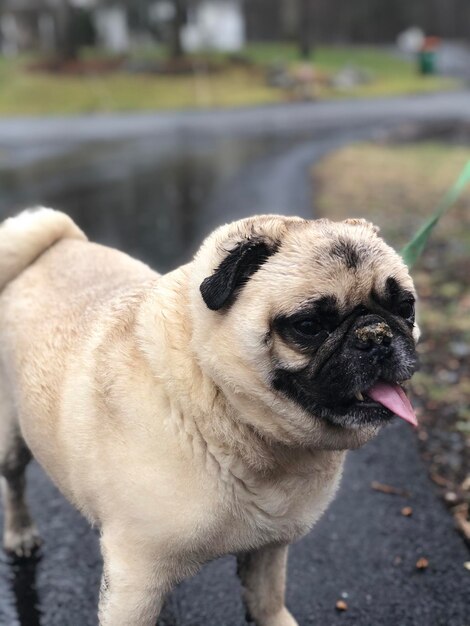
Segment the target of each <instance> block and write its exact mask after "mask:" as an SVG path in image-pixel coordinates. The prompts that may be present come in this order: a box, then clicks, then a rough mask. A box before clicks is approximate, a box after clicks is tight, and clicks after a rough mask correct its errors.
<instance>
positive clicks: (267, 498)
mask: <svg viewBox="0 0 470 626" xmlns="http://www.w3.org/2000/svg"><path fill="white" fill-rule="evenodd" d="M341 467H342V461H341V460H340V461H339V462H337V463H334V464H333V465H331V464H328V465H327V467H326V468H323V467H321V468H319V467H318V466H313V467H312V472H311V473H310V474H309V473H305V472H303V473H302V475H299V474H295V473H293V474H286V475H285V476H278V477H277V478H276V479H271V480H268V479H265V480H256V479H251V480H249V479H246V478H245V479H242V478H240V477H232V481H231V482H230V481H229V482H228V484H226V485H225V486H223V487H222V488H221V489H220V491H219V493H221V500H220V502H219V506H220V508H219V512H220V511H221V510H223V511H224V512H225V515H224V516H223V517H222V518H220V519H221V520H223V521H222V522H221V523H222V524H223V525H224V526H225V528H224V529H222V532H223V537H224V541H225V542H227V543H231V545H227V546H224V551H226V552H236V551H239V550H245V549H250V548H253V547H256V546H261V545H264V544H267V543H272V542H291V541H293V540H295V539H298V538H299V537H301V536H303V535H305V534H306V533H307V532H308V531H309V530H310V528H311V527H312V525H313V524H314V523H315V522H316V521H317V520H318V519H319V517H320V516H321V515H322V513H323V512H324V510H325V509H326V507H327V506H328V504H329V502H330V501H331V499H332V498H333V496H334V493H335V491H336V488H337V486H338V483H339V479H340V475H341Z"/></svg>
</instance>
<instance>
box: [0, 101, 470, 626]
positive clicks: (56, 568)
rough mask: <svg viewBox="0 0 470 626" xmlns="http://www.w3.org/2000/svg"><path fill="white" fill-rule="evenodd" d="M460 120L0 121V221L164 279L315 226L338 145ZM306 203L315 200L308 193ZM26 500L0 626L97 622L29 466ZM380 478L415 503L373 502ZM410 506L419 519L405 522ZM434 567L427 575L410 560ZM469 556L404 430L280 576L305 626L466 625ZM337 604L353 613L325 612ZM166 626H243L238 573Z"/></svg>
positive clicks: (194, 588)
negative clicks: (276, 217) (149, 269)
mask: <svg viewBox="0 0 470 626" xmlns="http://www.w3.org/2000/svg"><path fill="white" fill-rule="evenodd" d="M452 120H455V121H457V120H470V96H469V95H468V94H467V93H464V94H443V95H434V96H430V97H426V98H425V97H415V98H408V99H406V98H400V99H394V100H387V101H370V102H365V103H359V102H355V103H334V104H318V105H292V106H289V107H266V108H263V109H257V110H255V111H227V112H220V113H188V114H168V115H147V116H125V117H123V116H114V117H109V118H103V119H98V120H97V119H96V118H91V119H86V118H83V119H77V120H74V121H70V120H67V121H62V120H50V121H38V120H30V121H27V122H23V121H22V122H5V121H0V213H1V214H2V215H7V214H11V213H12V212H14V211H15V210H16V209H18V208H20V207H22V206H24V205H27V204H30V203H32V202H39V201H40V202H44V203H48V204H53V205H54V206H57V207H59V208H64V209H65V210H67V211H68V212H69V213H70V214H71V215H72V216H73V217H74V218H75V219H76V220H77V221H78V222H79V223H80V225H82V226H83V227H84V228H86V229H87V231H88V233H89V234H90V236H91V237H93V238H95V239H97V240H99V241H103V242H105V243H111V244H116V245H119V246H120V247H121V248H123V249H126V250H128V251H130V252H132V253H134V254H137V255H138V256H140V257H141V258H143V259H144V260H146V261H148V262H150V263H152V264H153V265H154V266H155V267H157V268H158V269H163V268H164V269H167V268H170V267H171V266H173V265H175V264H176V263H179V262H181V260H184V259H186V258H188V257H189V256H190V254H191V253H192V251H193V250H194V249H195V247H196V246H197V243H198V241H199V240H200V238H201V237H202V236H203V235H204V234H205V232H207V231H209V230H211V229H212V228H213V227H214V226H215V225H217V224H218V223H221V222H222V221H226V220H228V219H232V218H237V217H241V216H244V215H248V214H252V213H254V212H259V213H262V212H272V211H274V212H284V213H295V214H300V215H304V216H308V215H310V214H311V206H312V190H311V187H310V184H309V177H308V171H309V167H310V165H311V163H312V162H313V161H314V160H315V159H317V158H319V157H320V156H321V155H322V154H324V153H326V152H328V151H329V150H331V149H334V148H335V147H337V146H340V145H342V144H343V143H345V142H349V141H353V140H356V139H361V138H368V137H373V138H377V137H380V136H381V135H382V134H383V132H384V129H386V128H392V127H396V126H398V125H401V126H403V124H405V125H406V124H408V123H409V122H426V123H429V122H432V123H438V122H439V123H443V122H447V121H452ZM313 191H314V190H313ZM29 478H30V483H29V499H30V501H31V505H32V510H33V514H34V516H35V518H36V519H37V522H38V525H39V528H40V530H41V532H42V535H43V538H44V540H45V546H44V549H43V554H42V557H41V559H40V560H38V561H37V562H32V563H28V564H21V565H19V564H11V563H9V562H8V560H7V559H6V557H4V556H1V557H0V625H1V626H19V625H21V626H37V625H39V624H41V625H42V626H88V625H90V626H91V625H93V624H96V618H95V614H96V599H97V590H98V584H99V576H100V568H101V560H100V556H99V551H98V541H97V534H96V532H95V531H94V530H92V529H90V528H89V526H88V524H87V523H86V522H85V521H84V520H83V519H82V518H81V517H80V515H79V514H78V513H76V512H75V511H74V510H73V509H72V508H71V507H70V506H69V505H68V504H67V502H66V501H65V500H64V499H63V498H62V496H61V495H60V494H59V493H58V492H57V491H56V490H55V488H54V487H53V486H52V485H51V483H50V482H49V480H48V479H47V478H46V477H45V475H44V474H43V472H42V471H41V470H40V469H39V468H38V466H37V465H35V464H33V465H32V466H31V467H30V470H29ZM373 480H377V481H380V482H383V483H387V484H391V485H394V486H396V487H402V488H405V489H406V490H408V491H409V492H410V495H409V497H407V498H406V497H401V496H391V495H385V494H382V493H378V492H376V491H374V490H372V489H371V488H370V483H371V481H373ZM403 506H411V507H412V508H413V515H412V517H411V518H406V517H404V516H402V515H401V514H400V510H401V508H402V507H403ZM421 556H424V557H426V558H428V559H429V567H428V569H427V570H426V571H424V572H418V571H417V570H416V568H415V563H416V561H417V559H418V558H419V557H421ZM469 559H470V555H469V553H468V550H467V549H466V547H465V546H464V544H463V542H462V540H461V539H460V537H459V536H458V535H457V533H456V532H455V530H454V528H453V523H452V520H451V518H450V516H449V514H448V513H447V511H446V510H445V509H444V507H443V505H442V504H441V502H440V501H439V500H438V498H437V496H436V494H435V492H434V489H433V487H432V484H431V483H430V482H429V480H428V478H427V476H426V471H425V468H424V466H423V465H422V463H421V461H420V459H419V455H418V451H417V446H416V440H415V435H414V433H413V432H412V431H411V429H410V428H408V427H407V426H406V425H405V424H403V425H402V424H393V425H392V426H390V427H388V428H387V429H385V430H384V432H383V433H382V434H381V435H380V436H379V437H378V439H377V440H376V441H374V442H373V443H371V444H369V445H368V446H366V447H365V448H364V449H362V450H360V451H356V452H353V453H350V455H349V458H348V462H347V466H346V470H345V475H344V479H343V482H342V487H341V490H340V493H339V494H338V497H337V498H336V500H335V502H334V504H333V505H332V506H331V508H330V509H329V510H328V512H327V513H326V515H325V516H324V518H323V519H322V520H321V521H320V523H319V524H318V525H317V526H316V528H315V529H314V530H313V531H312V533H310V535H309V536H308V537H306V538H305V539H303V540H302V541H300V542H299V543H298V544H296V545H295V546H294V547H293V548H292V551H291V558H290V563H289V569H290V573H289V586H288V598H287V599H288V605H289V606H290V608H291V610H292V612H293V613H294V614H295V615H296V617H297V619H298V620H299V623H300V624H301V626H307V625H314V624H315V625H321V626H330V625H331V626H336V625H340V624H343V623H344V624H354V625H360V626H378V625H381V626H389V625H390V626H391V625H392V624H393V626H396V625H398V626H408V625H409V626H438V625H439V626H440V625H442V626H444V625H445V626H470V617H469V611H468V599H469V586H470V572H468V571H467V570H465V569H464V567H463V563H464V562H465V561H468V560H469ZM340 598H344V599H345V601H346V602H347V604H348V607H349V608H348V610H347V611H346V612H345V613H342V614H339V613H337V612H336V611H335V608H334V607H335V602H336V600H338V599H340ZM160 622H161V625H162V626H163V625H165V626H176V625H178V626H180V625H181V626H243V625H244V624H245V621H244V613H243V609H242V606H241V602H240V599H239V586H238V582H237V580H236V576H235V564H234V560H233V559H232V558H230V557H227V558H225V559H221V560H218V561H216V562H214V563H211V564H209V565H207V566H205V567H204V568H203V570H202V571H201V573H200V574H199V575H198V576H196V577H195V578H193V579H191V580H189V581H186V582H184V583H183V584H181V585H180V586H179V587H178V589H177V590H175V592H174V593H173V594H172V595H171V596H170V598H169V599H168V602H167V605H166V607H165V611H164V614H163V616H162V619H161V620H160Z"/></svg>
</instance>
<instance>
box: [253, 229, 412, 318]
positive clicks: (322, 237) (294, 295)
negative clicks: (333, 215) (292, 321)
mask: <svg viewBox="0 0 470 626" xmlns="http://www.w3.org/2000/svg"><path fill="white" fill-rule="evenodd" d="M266 272H269V273H270V276H271V277H272V280H273V281H274V285H275V288H274V290H273V293H276V297H277V304H279V306H280V307H283V306H285V307H286V308H288V309H290V310H292V309H295V308H297V307H299V306H302V305H303V304H304V303H307V302H310V301H313V300H321V299H323V301H324V302H327V303H328V306H331V304H332V302H335V306H336V307H337V308H338V309H339V311H340V312H346V311H348V310H350V309H352V308H354V307H355V306H358V305H359V304H366V303H367V302H369V301H370V300H371V299H374V300H381V301H383V302H384V303H386V302H389V301H392V300H397V299H405V298H406V297H408V296H409V295H410V294H414V287H413V282H412V280H411V278H410V276H409V273H408V270H407V268H406V266H405V264H404V263H403V261H402V259H401V257H400V256H399V255H398V254H397V253H396V252H395V251H394V250H393V249H392V248H391V247H390V246H388V245H387V244H386V243H385V242H384V241H383V240H382V239H381V238H380V237H377V236H376V235H375V234H371V235H370V236H368V233H364V234H363V236H358V235H357V234H356V233H355V232H352V233H351V232H348V229H347V228H344V229H341V230H339V231H338V232H337V231H335V230H332V229H331V230H330V231H328V232H326V233H325V232H321V233H318V232H317V231H316V230H315V229H313V228H312V229H310V230H308V231H304V232H303V233H302V232H300V233H295V234H294V235H293V236H291V237H288V238H286V239H285V241H283V242H282V245H281V247H280V249H279V251H278V253H277V254H275V255H274V256H273V257H272V258H271V259H270V261H269V263H268V264H267V265H266V268H265V271H264V272H263V274H265V273H266ZM265 277H266V278H268V279H269V277H268V276H267V275H266V274H265ZM274 285H273V286H274ZM285 312H286V313H287V312H289V311H288V310H286V311H285Z"/></svg>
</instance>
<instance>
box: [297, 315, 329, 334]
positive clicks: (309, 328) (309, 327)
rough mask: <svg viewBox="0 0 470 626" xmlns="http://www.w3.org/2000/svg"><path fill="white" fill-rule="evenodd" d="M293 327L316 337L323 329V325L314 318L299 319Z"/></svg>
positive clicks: (299, 331)
mask: <svg viewBox="0 0 470 626" xmlns="http://www.w3.org/2000/svg"><path fill="white" fill-rule="evenodd" d="M293 327H294V329H295V330H296V331H297V332H298V333H301V334H302V335H307V336H308V337H314V336H315V335H318V333H321V332H322V330H323V328H322V326H321V325H320V324H319V323H318V322H317V321H316V320H314V319H303V320H298V321H297V322H294V324H293Z"/></svg>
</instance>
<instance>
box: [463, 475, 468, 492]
mask: <svg viewBox="0 0 470 626" xmlns="http://www.w3.org/2000/svg"><path fill="white" fill-rule="evenodd" d="M461 487H462V489H463V490H464V491H470V476H467V478H466V479H465V480H464V481H463V483H462V485H461Z"/></svg>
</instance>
